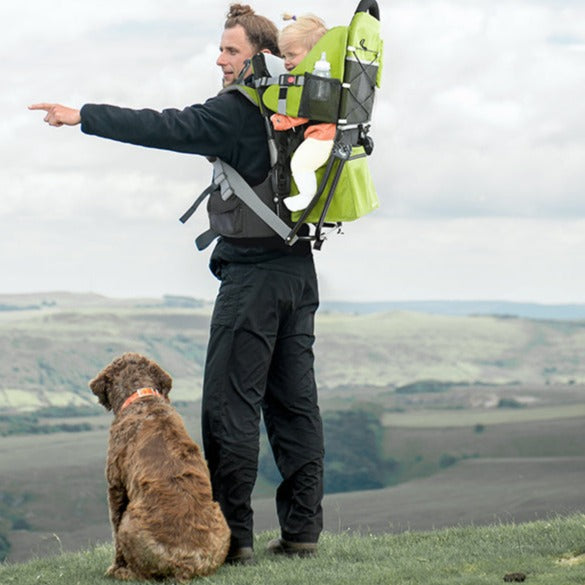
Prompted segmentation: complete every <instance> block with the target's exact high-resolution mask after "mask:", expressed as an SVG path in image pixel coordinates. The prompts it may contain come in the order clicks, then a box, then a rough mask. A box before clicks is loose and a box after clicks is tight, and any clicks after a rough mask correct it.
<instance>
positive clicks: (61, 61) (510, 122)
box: [0, 0, 585, 300]
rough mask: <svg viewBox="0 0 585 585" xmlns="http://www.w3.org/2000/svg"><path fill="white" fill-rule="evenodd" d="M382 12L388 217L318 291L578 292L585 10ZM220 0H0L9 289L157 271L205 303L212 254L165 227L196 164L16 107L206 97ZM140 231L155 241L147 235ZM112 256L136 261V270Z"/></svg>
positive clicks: (436, 2) (572, 3)
mask: <svg viewBox="0 0 585 585" xmlns="http://www.w3.org/2000/svg"><path fill="white" fill-rule="evenodd" d="M379 4H380V9H381V25H382V30H383V36H384V39H385V48H386V51H385V64H384V73H383V85H382V88H381V91H380V92H379V93H378V96H377V102H376V106H375V115H374V123H373V125H372V126H373V127H372V133H373V136H374V140H375V150H374V155H373V156H372V157H371V159H370V165H371V169H372V173H373V175H374V179H375V183H376V185H377V187H378V191H379V195H380V199H381V201H382V206H381V209H380V210H379V211H377V212H376V213H375V215H374V216H372V218H367V219H364V220H360V222H357V223H355V224H351V225H348V226H347V228H346V232H347V235H346V236H344V237H342V238H336V239H333V240H332V241H331V242H328V243H327V244H326V245H325V248H324V251H323V253H322V254H321V253H320V254H319V255H318V262H319V265H320V271H321V277H322V278H321V282H322V290H323V292H324V294H326V295H327V296H329V297H335V298H350V297H353V298H366V297H367V298H376V299H382V298H399V297H408V296H412V297H416V298H432V297H435V298H437V297H442V298H444V297H445V296H451V297H453V298H455V297H459V298H462V297H464V296H468V297H469V296H472V297H473V296H475V297H478V298H479V297H483V298H488V297H489V296H490V295H498V296H500V297H501V298H504V297H509V298H512V297H513V298H516V299H518V298H520V297H522V298H525V299H538V298H542V299H545V298H547V299H553V298H554V299H555V300H559V299H562V298H563V295H564V296H565V297H566V298H569V297H570V298H571V299H576V298H579V295H582V293H584V292H585V287H584V286H583V282H582V280H583V279H582V277H580V276H579V274H580V272H581V271H580V269H578V268H577V266H576V260H575V258H576V257H577V256H575V255H576V254H580V255H581V256H580V257H582V255H583V252H584V251H585V250H583V239H582V236H581V235H580V233H581V231H580V230H582V228H583V227H584V226H583V224H582V219H583V218H584V217H585V200H584V198H583V196H582V193H583V186H584V185H585V166H584V165H583V160H585V156H584V155H585V105H584V104H585V102H584V100H583V99H582V96H583V95H585V51H584V50H583V47H585V5H584V4H583V3H582V2H580V1H578V0H562V1H557V0H533V1H528V0H507V1H504V0H495V1H494V0H479V1H477V2H468V1H465V0H433V1H431V0H396V1H394V2H392V3H390V4H384V3H382V2H380V3H379ZM227 5H228V3H227V2H226V4H225V5H217V4H214V5H208V4H205V3H202V2H199V1H195V0H179V1H175V2H172V3H171V2H170V1H168V0H165V1H162V0H156V1H155V0H147V1H141V2H137V1H136V0H129V1H128V2H123V3H120V2H114V1H113V0H105V1H104V2H101V3H99V5H97V4H96V5H91V4H83V5H79V3H75V2H73V1H72V0H57V1H56V2H54V3H53V4H52V5H51V7H50V9H47V8H46V6H45V5H43V4H41V3H40V2H37V0H33V1H31V2H28V3H24V4H23V3H16V2H13V3H4V4H2V6H1V7H0V20H1V22H3V23H5V26H4V31H3V35H2V38H1V39H0V57H2V75H3V86H4V87H5V88H7V89H6V90H5V91H3V92H2V94H0V106H1V107H2V110H3V124H2V126H1V127H0V156H2V160H3V165H2V167H1V168H0V193H1V197H0V226H1V227H2V231H3V234H4V235H3V238H7V239H6V241H10V242H12V245H11V250H12V252H11V254H10V256H6V255H4V257H3V258H2V265H1V267H2V271H3V273H4V274H11V275H12V276H11V279H12V280H11V282H12V284H6V283H4V284H3V288H6V287H9V286H10V287H12V290H24V289H26V288H30V287H32V288H33V289H35V288H36V289H39V288H44V289H46V288H47V287H49V288H53V287H58V288H71V289H72V290H75V289H79V288H81V289H88V288H91V287H96V289H97V288H99V287H105V288H107V289H108V290H109V291H112V292H114V293H119V294H122V293H124V294H125V293H128V292H130V291H131V290H132V284H131V283H133V282H140V280H141V277H140V275H141V274H142V275H143V277H144V275H148V273H149V270H150V267H151V266H152V265H153V263H160V266H161V269H162V270H163V272H164V275H163V278H162V279H161V281H159V282H156V283H151V284H149V285H148V286H149V287H151V292H154V290H155V289H157V290H161V289H162V288H164V287H166V288H165V290H161V292H181V293H188V291H189V290H192V291H197V290H199V291H202V294H203V293H205V295H207V296H213V291H214V290H215V288H214V287H215V286H216V282H215V281H214V280H213V279H210V277H209V275H208V274H207V268H206V256H205V254H204V255H198V256H196V255H195V252H194V249H193V247H192V238H193V236H194V235H197V233H198V231H199V230H200V229H203V228H204V227H205V218H204V217H200V218H196V219H193V220H191V222H189V224H188V225H187V226H180V225H179V224H178V222H177V220H176V218H177V217H178V215H180V214H181V213H182V212H183V211H184V209H185V208H186V207H187V206H188V205H189V204H190V203H191V201H192V199H193V197H194V196H195V195H196V194H197V193H198V192H199V191H200V190H202V189H203V188H204V187H205V186H206V185H207V182H208V179H209V175H210V167H209V165H208V163H207V162H206V161H205V160H204V159H202V158H200V157H193V156H188V155H178V154H175V153H168V152H161V151H153V150H149V149H142V148H139V147H134V146H128V145H122V144H116V143H114V142H111V141H106V140H101V139H96V138H93V137H87V136H84V135H82V134H81V133H80V132H79V131H78V130H77V129H58V130H56V129H53V128H48V127H46V126H45V125H44V124H43V123H42V121H41V120H42V115H41V114H40V113H39V112H28V111H27V110H26V105H28V104H30V103H33V102H36V101H41V100H48V101H60V102H62V103H66V104H68V105H72V106H75V105H81V104H83V103H85V102H108V103H116V104H119V105H125V106H129V107H135V108H141V107H152V108H155V109H162V108H166V107H178V108H182V107H184V106H186V105H188V104H191V103H196V102H200V101H203V100H204V99H206V98H207V97H208V96H211V95H213V94H214V93H215V92H216V91H217V90H218V88H219V80H220V75H219V71H218V69H217V67H216V66H215V59H216V56H217V47H218V41H219V32H220V30H221V27H222V24H223V19H224V15H225V12H226V9H227ZM356 5H357V2H354V1H353V0H351V1H350V0H341V1H338V2H332V1H331V0H327V1H324V2H321V3H319V6H318V10H317V9H315V7H314V2H309V1H304V0H303V1H298V2H296V3H295V6H294V9H295V11H296V12H297V13H298V14H302V13H304V12H313V11H315V12H318V13H319V14H320V15H322V16H323V17H324V18H325V20H326V22H327V23H328V25H330V26H334V25H345V24H348V23H349V20H350V18H351V16H352V14H353V11H354V10H355V7H356ZM254 7H255V8H256V10H257V11H258V12H259V13H263V14H266V15H267V16H269V17H271V18H273V19H274V20H275V21H277V22H278V24H279V25H280V24H282V23H281V21H279V19H280V12H281V10H283V9H289V8H290V6H285V5H283V6H280V5H276V4H275V3H274V2H273V1H272V0H259V1H258V2H255V3H254ZM6 23H9V24H8V25H7V24H6ZM203 215H204V214H203ZM192 222H193V223H192ZM17 225H18V229H17V228H16V226H17ZM139 226H141V227H142V228H144V229H145V230H148V231H150V232H152V233H155V234H157V237H155V238H151V239H149V240H148V241H140V238H141V234H142V233H144V230H143V229H140V227H139ZM80 242H81V244H80ZM137 242H139V243H140V244H141V246H142V248H141V247H140V245H138V243H137ZM372 242H375V244H374V245H373V244H372ZM80 246H81V247H80ZM165 246H168V247H167V248H165ZM141 249H142V250H143V251H144V253H145V257H146V258H150V262H147V261H146V260H143V259H142V258H141V257H140V250H141ZM108 250H109V252H108ZM112 250H114V251H115V252H116V256H117V258H118V259H119V260H120V265H119V266H118V268H117V270H118V271H119V272H120V273H121V274H124V275H130V273H132V280H129V281H128V282H127V281H126V279H125V278H121V277H114V278H108V276H107V275H108V272H109V271H111V270H112V266H111V265H110V264H109V259H110V258H111V256H112V253H111V251H112ZM169 250H171V251H172V253H171V252H169ZM169 254H170V255H171V256H172V261H169V260H168V256H169ZM571 255H572V256H571ZM194 256H195V258H196V259H194ZM125 257H131V258H133V259H134V261H133V264H132V268H131V269H129V268H128V266H127V265H125V263H123V262H122V261H121V260H122V259H123V258H125ZM50 259H52V260H50ZM106 259H107V260H106ZM543 259H544V261H543ZM47 263H48V264H47ZM41 264H42V268H40V266H41ZM179 265H182V266H183V267H185V266H189V267H190V268H193V271H194V272H193V273H191V272H190V271H189V270H185V269H183V272H182V273H181V270H180V268H179ZM349 265H351V266H352V272H351V276H349V275H348V272H347V266H349ZM47 266H50V267H51V268H46V267H47ZM23 268H24V269H23ZM175 271H176V272H175ZM98 274H99V275H101V277H100V278H97V277H96V275H98ZM461 274H463V275H472V276H473V277H471V276H469V277H468V278H465V279H462V278H460V277H459V276H460V275H461ZM551 274H553V275H554V278H551V276H550V275H551ZM358 275H359V276H358ZM567 275H571V278H569V277H568V276H567ZM523 278H524V280H523ZM583 278H585V277H583ZM76 282H77V288H76ZM160 282H163V283H164V284H160ZM524 282H525V283H526V284H523V283H524ZM43 283H46V286H43ZM59 283H62V284H61V286H60V285H59ZM114 283H115V284H114ZM203 283H206V284H203ZM202 286H203V287H204V288H201V287H202ZM157 287H158V288H157ZM147 288H148V287H147ZM457 291H459V293H460V294H456V293H457ZM98 292H108V291H107V290H104V289H100V290H98Z"/></svg>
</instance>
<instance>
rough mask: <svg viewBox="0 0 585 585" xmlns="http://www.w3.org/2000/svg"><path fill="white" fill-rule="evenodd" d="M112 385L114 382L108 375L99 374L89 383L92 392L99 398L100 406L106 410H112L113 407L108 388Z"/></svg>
mask: <svg viewBox="0 0 585 585" xmlns="http://www.w3.org/2000/svg"><path fill="white" fill-rule="evenodd" d="M111 384H112V382H111V380H110V378H109V376H107V375H106V374H99V375H98V376H96V377H95V378H94V379H93V380H91V382H90V383H89V387H90V388H91V391H92V392H93V393H94V394H95V395H96V396H97V397H98V400H99V402H100V404H101V405H102V406H103V407H104V408H105V409H106V410H112V405H111V404H110V398H109V396H108V388H109V387H110V386H111Z"/></svg>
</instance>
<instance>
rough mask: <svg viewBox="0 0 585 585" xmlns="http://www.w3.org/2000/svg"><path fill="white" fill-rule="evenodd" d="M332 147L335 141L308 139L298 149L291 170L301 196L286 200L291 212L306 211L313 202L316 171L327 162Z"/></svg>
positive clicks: (315, 187)
mask: <svg viewBox="0 0 585 585" xmlns="http://www.w3.org/2000/svg"><path fill="white" fill-rule="evenodd" d="M332 146H333V140H317V139H316V138H306V139H305V140H304V141H303V142H302V143H301V145H300V146H299V147H298V148H297V149H296V151H295V153H294V154H293V156H292V159H291V162H290V170H291V173H292V176H293V179H294V180H295V183H296V184H297V188H298V190H299V194H298V195H293V196H292V197H287V198H286V199H285V200H284V204H285V205H286V206H287V208H288V209H289V210H290V211H300V210H301V209H305V207H307V205H309V203H310V202H311V199H312V198H313V196H314V195H315V193H316V192H317V178H316V177H315V171H316V170H317V169H318V168H319V167H321V166H323V165H324V164H325V163H326V162H327V160H328V159H329V155H330V154H331V148H332Z"/></svg>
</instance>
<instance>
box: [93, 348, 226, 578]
mask: <svg viewBox="0 0 585 585" xmlns="http://www.w3.org/2000/svg"><path fill="white" fill-rule="evenodd" d="M171 385H172V380H171V377H170V376H169V375H168V374H167V373H166V372H165V371H164V370H163V369H162V368H160V366H158V364H156V363H155V362H153V361H151V360H149V359H148V358H145V357H144V356H141V355H139V354H136V353H126V354H124V355H122V356H121V357H119V358H118V359H116V360H114V361H113V362H112V363H111V364H110V365H108V366H107V367H106V368H105V369H104V370H102V371H101V372H100V373H99V374H98V375H97V376H96V377H95V378H94V379H93V380H92V381H91V382H90V383H89V386H90V388H91V390H92V391H93V393H94V394H95V395H96V396H97V397H98V399H99V401H100V403H101V404H102V405H103V406H105V408H106V409H108V410H113V411H114V415H115V418H114V421H113V423H112V426H111V428H110V442H109V448H108V459H107V465H106V477H107V480H108V499H109V504H110V520H111V523H112V529H113V534H114V544H115V555H116V556H115V558H114V563H113V564H112V566H111V567H110V568H109V569H108V571H107V572H106V574H107V575H109V576H111V577H115V578H117V579H128V580H129V579H165V578H174V579H177V580H180V581H187V580H189V579H192V578H193V577H196V576H201V575H209V574H211V573H213V572H214V571H215V570H216V569H217V568H218V567H219V566H220V565H221V564H222V563H223V562H224V560H225V557H226V555H227V552H228V548H229V542H230V530H229V528H228V526H227V524H226V521H225V518H224V516H223V514H222V513H221V510H220V508H219V505H218V504H217V503H216V502H214V501H213V500H212V497H211V484H210V481H209V470H208V469H207V464H206V463H205V460H204V459H203V457H202V456H201V452H200V450H199V447H198V446H197V445H196V444H195V443H194V442H193V441H192V440H191V438H190V437H189V435H188V433H187V430H186V429H185V426H184V424H183V421H182V419H181V417H180V416H179V414H178V413H177V412H176V411H175V410H174V409H173V408H172V407H171V406H170V405H169V402H168V398H167V396H168V394H169V392H170V390H171Z"/></svg>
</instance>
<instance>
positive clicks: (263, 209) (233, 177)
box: [213, 159, 297, 245]
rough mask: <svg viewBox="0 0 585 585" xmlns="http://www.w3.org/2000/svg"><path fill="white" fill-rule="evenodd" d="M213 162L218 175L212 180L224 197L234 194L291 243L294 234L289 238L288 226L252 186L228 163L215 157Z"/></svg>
mask: <svg viewBox="0 0 585 585" xmlns="http://www.w3.org/2000/svg"><path fill="white" fill-rule="evenodd" d="M213 164H214V166H215V168H216V171H217V169H220V172H219V174H218V176H216V178H215V179H214V180H215V181H217V182H218V183H219V186H220V188H221V189H222V197H223V198H224V199H227V198H228V197H229V196H230V195H231V194H235V195H236V196H237V197H238V198H239V199H241V200H242V201H243V202H244V203H245V204H246V205H247V206H248V207H249V208H250V209H251V210H252V211H253V212H254V213H255V214H256V215H257V216H258V217H259V218H260V219H261V220H262V221H263V222H264V223H265V224H267V225H268V226H269V227H270V228H272V229H273V230H274V231H275V232H276V233H277V234H278V235H279V236H280V237H281V238H282V239H283V240H285V241H286V242H287V243H288V244H289V245H292V244H293V243H294V242H295V241H296V239H297V238H296V236H295V237H294V240H290V239H289V234H290V231H291V229H290V226H289V225H287V224H286V223H285V222H284V221H282V219H280V217H278V215H276V213H274V212H273V211H272V209H270V208H269V207H268V206H267V205H266V204H264V203H263V202H262V201H260V199H259V198H258V196H257V195H256V193H254V190H253V189H252V187H250V185H248V183H246V181H244V179H243V178H242V176H241V175H240V174H239V173H238V172H237V171H236V170H235V169H234V168H233V167H230V165H228V164H227V163H226V162H224V161H222V160H220V159H217V160H216V161H215V162H214V163H213ZM216 165H217V166H216ZM224 193H225V194H226V195H224Z"/></svg>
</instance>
